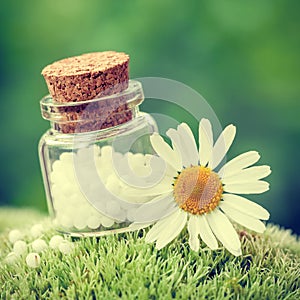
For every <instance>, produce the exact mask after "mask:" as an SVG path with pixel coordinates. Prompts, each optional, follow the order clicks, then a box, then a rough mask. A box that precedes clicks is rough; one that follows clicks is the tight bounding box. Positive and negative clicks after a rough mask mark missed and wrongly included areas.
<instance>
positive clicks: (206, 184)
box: [173, 166, 223, 215]
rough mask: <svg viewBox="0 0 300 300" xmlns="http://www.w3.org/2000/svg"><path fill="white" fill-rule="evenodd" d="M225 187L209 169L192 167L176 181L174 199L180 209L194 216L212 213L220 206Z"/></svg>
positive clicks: (184, 171)
mask: <svg viewBox="0 0 300 300" xmlns="http://www.w3.org/2000/svg"><path fill="white" fill-rule="evenodd" d="M222 193H223V185H222V182H221V180H220V178H219V176H218V175H217V174H216V173H215V172H213V171H212V170H211V169H209V168H205V167H202V166H192V167H189V168H186V169H184V170H183V171H182V172H181V173H180V174H179V175H178V177H177V178H175V181H174V191H173V194H174V199H175V201H176V202H177V204H178V205H179V207H180V208H181V209H183V210H185V211H186V212H189V213H191V214H194V215H201V214H204V213H207V212H210V211H212V210H213V209H215V208H216V207H217V205H218V204H219V202H220V200H221V197H222Z"/></svg>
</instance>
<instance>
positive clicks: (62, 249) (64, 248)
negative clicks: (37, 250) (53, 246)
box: [58, 240, 74, 254]
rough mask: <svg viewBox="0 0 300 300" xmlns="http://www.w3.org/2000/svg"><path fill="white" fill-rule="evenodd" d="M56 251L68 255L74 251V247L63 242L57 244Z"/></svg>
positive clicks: (67, 242) (69, 243)
mask: <svg viewBox="0 0 300 300" xmlns="http://www.w3.org/2000/svg"><path fill="white" fill-rule="evenodd" d="M58 249H59V251H60V252H61V253H63V254H70V253H71V252H72V251H73V249H74V245H73V244H72V243H71V242H69V241H65V240H64V241H63V242H61V243H60V244H59V246H58Z"/></svg>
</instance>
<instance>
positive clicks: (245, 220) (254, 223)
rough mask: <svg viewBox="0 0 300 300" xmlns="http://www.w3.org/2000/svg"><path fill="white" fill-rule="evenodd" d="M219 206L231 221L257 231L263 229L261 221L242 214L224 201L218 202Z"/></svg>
mask: <svg viewBox="0 0 300 300" xmlns="http://www.w3.org/2000/svg"><path fill="white" fill-rule="evenodd" d="M220 207H221V209H222V210H223V211H224V212H225V214H226V215H227V216H229V217H230V218H231V219H232V220H233V221H235V222H237V223H239V224H241V225H243V226H245V227H247V228H249V229H251V230H254V231H256V232H259V233H262V232H264V231H265V229H266V226H265V224H264V223H263V222H261V221H260V220H258V219H255V218H253V217H250V216H248V215H246V214H243V213H242V212H240V211H238V210H236V209H234V208H233V207H231V206H230V205H227V204H226V202H225V201H224V202H221V203H220Z"/></svg>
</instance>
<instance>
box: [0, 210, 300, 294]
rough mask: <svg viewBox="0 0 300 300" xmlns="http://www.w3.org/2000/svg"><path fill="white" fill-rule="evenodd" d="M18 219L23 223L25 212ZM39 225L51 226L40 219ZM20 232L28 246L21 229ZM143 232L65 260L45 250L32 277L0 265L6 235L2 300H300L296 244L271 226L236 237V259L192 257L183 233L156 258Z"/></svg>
mask: <svg viewBox="0 0 300 300" xmlns="http://www.w3.org/2000/svg"><path fill="white" fill-rule="evenodd" d="M20 214H21V212H20V211H19V212H18V211H16V215H17V216H20ZM24 214H25V215H24V216H23V217H24V218H23V220H24V219H25V218H26V214H28V211H27V212H24ZM33 214H34V213H33ZM0 215H1V218H2V224H4V223H5V222H12V220H11V215H10V216H8V217H6V215H7V214H6V215H5V214H3V213H1V210H0ZM31 216H33V215H31ZM9 218H10V220H9ZM36 218H37V219H39V218H40V216H38V215H36ZM28 220H29V219H28ZM30 220H31V221H30V222H31V225H32V224H33V223H34V219H30ZM42 222H43V224H44V226H49V224H50V223H49V221H48V220H47V219H46V218H44V219H43V221H42ZM27 223H29V221H27ZM10 224H12V223H10ZM19 224H20V223H19ZM28 226H30V224H28ZM49 227H50V226H49ZM22 230H23V232H24V234H25V241H26V242H28V243H30V242H31V241H32V240H33V239H32V238H31V237H30V235H29V231H28V230H27V229H26V227H24V224H23V229H22ZM145 232H146V230H145V231H143V230H141V231H140V232H135V233H126V234H120V235H116V236H107V237H103V238H100V239H96V238H91V239H81V240H76V241H74V244H75V249H74V251H73V253H72V254H70V255H63V254H61V253H60V252H59V250H52V249H51V250H50V249H49V250H47V251H45V252H43V253H42V254H41V265H40V267H38V268H37V269H32V268H29V267H28V266H27V265H26V263H25V258H24V257H23V258H20V259H19V260H18V261H17V263H15V264H5V263H4V259H5V257H6V255H7V254H8V253H9V252H10V251H12V245H11V244H10V243H9V241H8V237H7V236H8V230H5V231H4V232H3V233H2V234H1V235H0V242H1V252H0V260H1V266H0V295H1V299H43V298H51V299H58V298H59V297H63V298H68V299H76V298H77V299H117V298H119V297H122V298H123V299H173V298H176V299H188V298H189V299H204V298H205V299H299V298H300V291H299V285H300V281H299V277H300V263H299V256H300V242H299V241H298V240H297V238H296V237H295V236H292V235H291V233H290V232H289V231H286V230H282V229H279V228H278V227H277V226H274V225H268V227H267V230H266V232H265V233H264V234H263V235H259V236H256V235H251V234H249V233H246V232H244V231H241V239H242V244H243V246H242V248H243V253H244V255H243V256H242V257H234V256H232V255H230V254H229V253H228V252H227V251H226V250H224V249H220V250H217V251H211V250H209V249H207V248H205V246H204V245H202V247H203V248H202V250H200V251H199V253H195V252H192V251H190V249H189V246H188V243H187V233H186V232H183V233H182V234H181V236H180V237H179V238H177V239H176V241H175V242H173V243H172V244H170V245H169V246H167V247H165V248H164V249H162V250H160V251H158V250H156V249H155V248H154V247H153V245H149V244H146V243H145V242H144V235H145ZM53 234H55V231H54V230H53V229H49V230H47V231H46V232H45V234H44V237H43V238H44V239H45V240H46V241H47V242H48V241H49V239H50V238H51V236H52V235H53Z"/></svg>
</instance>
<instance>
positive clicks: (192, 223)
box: [187, 215, 200, 251]
mask: <svg viewBox="0 0 300 300" xmlns="http://www.w3.org/2000/svg"><path fill="white" fill-rule="evenodd" d="M197 218H198V216H195V215H191V216H190V219H189V221H188V225H187V229H188V232H189V244H190V247H191V249H192V250H194V251H198V250H199V247H200V242H199V237H198V236H199V234H200V227H199V224H198V222H197Z"/></svg>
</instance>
